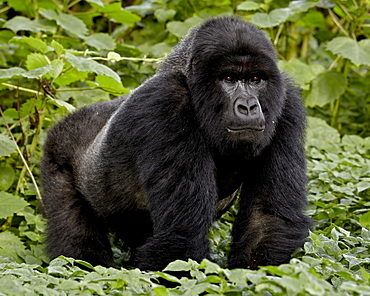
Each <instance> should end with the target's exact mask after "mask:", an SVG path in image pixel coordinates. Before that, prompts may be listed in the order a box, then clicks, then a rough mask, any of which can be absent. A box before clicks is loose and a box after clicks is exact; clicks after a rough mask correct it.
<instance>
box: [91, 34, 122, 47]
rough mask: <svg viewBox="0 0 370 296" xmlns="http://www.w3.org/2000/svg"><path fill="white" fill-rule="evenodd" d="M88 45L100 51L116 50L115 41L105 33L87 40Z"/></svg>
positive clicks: (94, 35)
mask: <svg viewBox="0 0 370 296" xmlns="http://www.w3.org/2000/svg"><path fill="white" fill-rule="evenodd" d="M85 41H86V43H87V44H88V45H90V46H93V47H95V48H97V49H98V50H101V49H107V50H114V49H115V48H116V42H115V40H114V39H113V38H112V37H111V36H109V35H108V34H105V33H96V34H92V35H89V36H88V37H86V38H85Z"/></svg>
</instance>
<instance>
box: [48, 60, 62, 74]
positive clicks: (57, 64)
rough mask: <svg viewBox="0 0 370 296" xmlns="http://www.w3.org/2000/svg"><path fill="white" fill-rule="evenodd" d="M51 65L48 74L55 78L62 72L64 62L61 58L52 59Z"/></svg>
mask: <svg viewBox="0 0 370 296" xmlns="http://www.w3.org/2000/svg"><path fill="white" fill-rule="evenodd" d="M51 66H52V70H51V71H50V73H49V74H50V76H51V77H53V78H57V77H58V76H59V75H60V73H62V71H63V67H64V62H63V61H62V60H59V59H57V60H53V61H52V62H51Z"/></svg>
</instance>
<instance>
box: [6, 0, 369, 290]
mask: <svg viewBox="0 0 370 296" xmlns="http://www.w3.org/2000/svg"><path fill="white" fill-rule="evenodd" d="M123 2H124V3H123V4H122V3H121V2H118V1H114V0H86V1H80V0H76V1H74V0H53V1H49V0H8V1H4V2H1V3H0V24H1V28H2V29H1V30H0V67H1V69H0V113H1V114H0V115H1V118H0V287H1V289H0V294H1V295H54V294H55V295H60V294H62V295H65V294H70V295H73V294H77V295H91V294H94V295H97V294H98V295H105V294H109V295H121V294H123V295H133V294H140V295H147V294H148V295H149V294H150V295H169V294H171V295H172V294H176V295H177V294H186V295H198V294H200V293H208V294H227V295H242V293H244V294H243V295H256V294H261V295H271V294H274V295H349V294H353V295H369V294H370V273H369V270H370V268H369V267H370V95H369V94H370V88H369V81H370V72H369V65H370V15H369V10H370V2H369V1H368V0H348V1H339V0H338V1H334V0H331V1H328V0H322V1H285V0H279V1H269V0H266V1H259V0H256V1H232V0H222V1H205V0H198V1H191V0H190V1H185V0H176V1H166V0H162V1H161V0H150V1H149V0H148V1H134V0H133V1H123ZM121 4H122V5H121ZM220 14H229V15H230V14H235V15H239V16H241V17H243V18H244V19H246V20H249V21H251V22H252V23H254V24H256V25H257V26H259V27H260V28H262V29H264V30H265V31H266V33H267V34H268V36H269V37H270V38H271V40H272V41H273V43H274V45H275V46H276V49H277V53H278V55H279V59H280V67H281V68H282V69H283V70H285V71H288V72H289V73H290V75H291V76H293V77H294V78H295V79H296V80H297V82H298V83H299V85H300V86H301V87H302V89H303V96H304V99H305V104H306V106H307V109H308V113H309V115H310V120H309V124H310V126H309V129H308V133H307V145H306V146H307V157H308V172H307V173H308V175H309V178H310V181H309V184H308V196H309V199H310V207H309V208H308V209H307V211H308V214H309V215H310V216H312V217H313V218H314V220H315V221H316V227H315V229H314V231H313V232H312V233H311V237H310V238H311V240H310V241H309V242H307V243H306V245H305V247H304V249H302V250H299V251H298V252H297V253H296V254H295V255H294V256H293V257H294V258H293V259H292V261H291V262H290V264H285V265H281V266H279V267H262V268H261V269H260V270H258V271H250V270H247V269H240V270H228V269H224V267H225V260H226V254H227V252H228V249H229V244H230V225H231V223H230V222H231V221H232V220H233V219H234V216H235V212H236V210H237V209H236V207H235V208H233V209H232V210H231V211H230V212H228V213H226V214H225V215H224V216H223V217H222V218H221V220H220V221H217V222H216V223H215V225H214V228H213V230H212V232H211V234H210V238H211V243H212V251H213V259H214V262H216V263H217V264H216V263H212V262H209V261H203V262H201V263H196V262H193V261H189V262H181V261H176V262H174V263H172V264H170V266H168V267H167V269H166V271H177V270H180V271H190V275H191V278H181V279H179V278H176V277H174V276H171V275H169V274H167V272H166V271H165V272H156V273H153V272H142V271H139V270H137V269H129V268H128V269H121V270H120V269H112V268H111V269H106V268H102V267H92V266H90V265H89V264H88V263H85V262H79V261H77V263H79V264H82V265H84V266H85V269H81V268H80V267H78V266H81V265H78V264H77V265H76V264H75V263H76V262H75V261H74V260H72V259H69V258H58V259H56V260H53V261H52V262H49V259H48V257H47V256H46V254H45V253H44V249H43V231H44V227H45V221H44V220H43V218H42V216H41V207H40V206H41V204H42V198H41V194H40V191H41V189H40V187H39V186H40V172H39V168H38V164H39V160H40V157H41V154H42V143H43V141H44V139H45V135H46V131H47V129H48V128H49V127H50V126H51V125H52V124H53V123H54V122H56V121H58V120H59V119H60V118H61V117H63V116H65V115H66V114H68V113H69V112H71V111H73V110H74V109H75V108H79V107H81V106H84V105H86V104H90V103H93V102H95V101H99V100H109V99H110V98H113V97H114V96H118V95H121V94H125V93H127V92H129V90H130V89H133V88H135V87H136V86H138V85H139V84H140V83H141V82H142V81H144V80H145V79H146V78H148V77H149V76H150V75H152V74H153V73H154V71H155V69H156V68H157V66H158V62H159V61H160V59H161V58H162V57H163V56H164V55H165V54H167V53H168V52H169V51H170V50H171V48H172V47H173V46H174V45H175V44H176V42H177V41H178V40H179V38H181V37H182V36H184V35H185V34H186V33H187V31H188V29H189V28H190V27H191V26H193V25H197V24H199V23H200V22H201V21H202V19H204V18H206V17H209V16H215V15H220ZM112 245H113V248H114V253H115V259H116V262H117V263H118V264H122V265H123V266H124V267H128V266H126V265H125V262H126V261H127V257H128V256H129V251H128V250H126V249H125V247H124V245H122V243H121V242H119V241H118V242H117V241H115V240H114V237H112ZM158 279H162V280H163V279H167V280H168V281H173V282H175V283H178V286H177V287H176V288H166V287H165V286H163V285H161V284H159V283H163V281H162V282H161V281H158Z"/></svg>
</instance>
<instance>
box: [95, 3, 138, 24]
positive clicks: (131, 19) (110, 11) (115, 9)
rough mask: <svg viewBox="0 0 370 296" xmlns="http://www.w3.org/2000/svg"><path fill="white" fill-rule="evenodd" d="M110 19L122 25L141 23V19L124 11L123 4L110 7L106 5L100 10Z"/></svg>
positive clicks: (113, 4) (110, 5)
mask: <svg viewBox="0 0 370 296" xmlns="http://www.w3.org/2000/svg"><path fill="white" fill-rule="evenodd" d="M99 11H101V12H103V13H104V14H105V15H106V16H108V17H109V18H112V19H113V20H114V21H115V22H117V23H121V24H134V23H136V22H139V21H140V20H141V18H140V17H139V16H137V15H136V14H133V13H132V12H129V11H125V10H123V9H122V6H121V2H115V3H112V4H109V5H105V6H104V7H103V8H101V9H99Z"/></svg>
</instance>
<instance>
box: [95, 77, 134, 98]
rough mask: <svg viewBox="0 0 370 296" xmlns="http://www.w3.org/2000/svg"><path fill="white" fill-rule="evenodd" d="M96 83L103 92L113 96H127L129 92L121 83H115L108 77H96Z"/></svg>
mask: <svg viewBox="0 0 370 296" xmlns="http://www.w3.org/2000/svg"><path fill="white" fill-rule="evenodd" d="M96 82H97V84H98V85H99V88H101V89H102V90H103V91H106V92H108V93H111V94H114V95H115V96H120V95H123V94H127V93H128V92H129V90H128V89H127V88H124V87H123V85H122V83H121V81H119V82H118V81H116V80H114V79H113V78H111V77H109V76H101V75H98V76H97V77H96Z"/></svg>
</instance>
